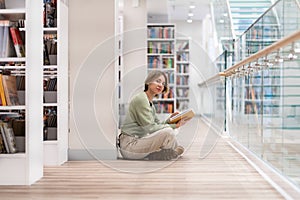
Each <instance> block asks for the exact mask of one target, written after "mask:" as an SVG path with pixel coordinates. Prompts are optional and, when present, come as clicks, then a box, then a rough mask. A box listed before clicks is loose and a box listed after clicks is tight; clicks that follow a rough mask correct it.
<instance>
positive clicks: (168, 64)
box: [162, 58, 174, 69]
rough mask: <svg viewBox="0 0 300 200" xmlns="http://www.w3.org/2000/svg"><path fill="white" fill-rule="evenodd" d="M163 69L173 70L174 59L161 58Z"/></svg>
mask: <svg viewBox="0 0 300 200" xmlns="http://www.w3.org/2000/svg"><path fill="white" fill-rule="evenodd" d="M162 64H163V68H171V69H172V68H174V58H163V59H162Z"/></svg>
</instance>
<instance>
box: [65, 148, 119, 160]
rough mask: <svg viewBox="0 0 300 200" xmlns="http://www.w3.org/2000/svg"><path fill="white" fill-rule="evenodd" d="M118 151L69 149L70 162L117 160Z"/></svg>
mask: <svg viewBox="0 0 300 200" xmlns="http://www.w3.org/2000/svg"><path fill="white" fill-rule="evenodd" d="M117 157H118V156H117V150H115V149H89V150H86V149H69V151H68V160H69V161H86V160H117Z"/></svg>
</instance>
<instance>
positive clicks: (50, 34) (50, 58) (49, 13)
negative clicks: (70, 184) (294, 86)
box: [41, 0, 69, 166]
mask: <svg viewBox="0 0 300 200" xmlns="http://www.w3.org/2000/svg"><path fill="white" fill-rule="evenodd" d="M41 1H42V0H41ZM42 8H43V49H44V53H43V88H44V91H43V121H44V128H43V140H44V142H43V143H44V165H46V166H49V165H60V164H62V163H64V162H65V161H67V156H68V154H67V151H68V131H69V130H68V127H69V126H68V78H67V77H68V6H67V4H66V3H65V2H63V1H53V0H43V6H42Z"/></svg>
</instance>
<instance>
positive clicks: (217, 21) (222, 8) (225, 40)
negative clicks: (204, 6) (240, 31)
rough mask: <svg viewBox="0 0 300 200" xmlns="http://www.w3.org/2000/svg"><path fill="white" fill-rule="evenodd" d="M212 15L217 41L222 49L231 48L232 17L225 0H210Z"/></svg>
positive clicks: (232, 36)
mask: <svg viewBox="0 0 300 200" xmlns="http://www.w3.org/2000/svg"><path fill="white" fill-rule="evenodd" d="M211 10H212V16H213V22H214V26H215V28H216V33H217V37H218V39H219V42H220V43H222V46H223V49H226V50H229V51H231V50H232V46H231V44H232V41H233V39H234V38H235V34H234V32H233V29H232V21H231V20H232V17H231V12H230V10H229V4H228V1H227V0H225V1H224V0H212V7H211Z"/></svg>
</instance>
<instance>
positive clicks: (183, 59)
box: [176, 52, 190, 61]
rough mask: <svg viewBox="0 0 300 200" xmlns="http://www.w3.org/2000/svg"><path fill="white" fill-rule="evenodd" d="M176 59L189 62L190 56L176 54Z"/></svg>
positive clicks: (187, 54)
mask: <svg viewBox="0 0 300 200" xmlns="http://www.w3.org/2000/svg"><path fill="white" fill-rule="evenodd" d="M176 59H177V61H189V60H190V54H189V53H186V52H181V53H177V55H176Z"/></svg>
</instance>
